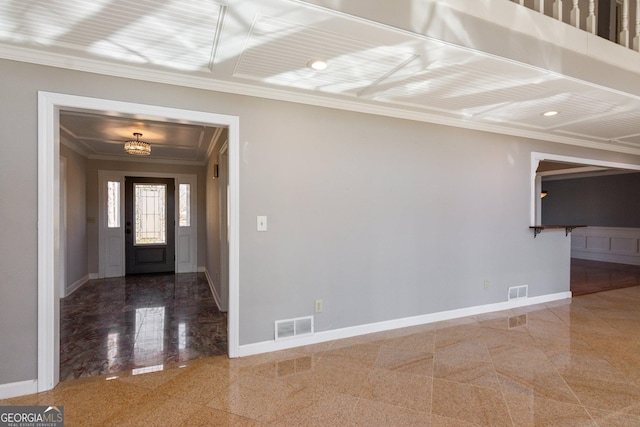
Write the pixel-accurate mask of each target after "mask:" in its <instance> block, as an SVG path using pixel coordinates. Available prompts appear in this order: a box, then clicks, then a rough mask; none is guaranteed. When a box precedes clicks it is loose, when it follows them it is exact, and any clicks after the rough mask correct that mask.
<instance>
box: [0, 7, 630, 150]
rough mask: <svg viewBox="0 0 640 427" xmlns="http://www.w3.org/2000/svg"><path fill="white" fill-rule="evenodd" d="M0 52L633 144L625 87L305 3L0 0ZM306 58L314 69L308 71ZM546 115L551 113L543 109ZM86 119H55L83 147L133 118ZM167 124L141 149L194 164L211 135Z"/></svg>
mask: <svg viewBox="0 0 640 427" xmlns="http://www.w3.org/2000/svg"><path fill="white" fill-rule="evenodd" d="M497 2H504V3H508V0H496V1H495V2H494V3H496V4H497ZM406 3H408V2H406ZM431 3H433V1H431ZM425 4H426V3H425ZM509 7H516V6H509ZM523 10H524V9H523ZM522 13H535V12H532V11H529V10H528V9H527V10H526V12H522ZM409 15H411V14H409ZM431 18H432V21H433V22H434V24H433V25H436V24H435V23H436V22H437V20H438V16H433V17H431ZM408 19H411V16H409V17H408ZM549 19H550V18H549ZM554 24H557V23H554ZM487 25H488V24H487ZM487 28H488V29H490V27H487ZM572 30H575V29H572ZM575 31H579V30H575ZM616 47H617V46H616ZM0 57H6V58H9V59H20V60H31V61H33V62H38V63H45V64H46V63H50V64H52V65H57V64H58V63H63V64H71V65H70V67H71V68H78V69H82V67H83V66H85V67H88V66H89V65H81V64H83V61H84V64H91V66H92V67H93V68H92V69H91V70H92V71H94V72H95V71H96V70H98V69H101V70H102V71H101V72H104V73H107V74H118V73H119V72H120V71H118V66H119V65H126V66H128V67H134V68H135V69H137V70H139V72H141V73H142V74H141V75H142V76H144V73H155V74H153V76H154V77H155V78H154V80H158V76H159V75H162V76H164V77H163V79H164V80H166V81H171V79H175V81H176V82H178V81H179V82H182V83H183V84H187V85H193V86H203V85H206V83H204V82H206V81H210V82H216V83H220V82H223V83H224V82H227V83H229V84H231V85H238V86H237V87H240V86H241V87H242V88H243V90H244V91H246V92H248V93H251V91H252V90H255V91H256V93H261V94H263V95H264V94H265V92H264V91H265V90H271V91H272V92H269V93H270V94H271V96H272V97H276V98H277V97H278V95H277V94H278V93H287V92H289V93H291V94H295V95H296V96H301V95H302V96H304V95H305V94H313V95H317V96H320V97H326V98H327V99H331V100H333V101H335V100H338V101H340V100H343V101H346V102H348V103H354V102H355V103H359V104H362V105H365V106H382V107H389V108H391V109H394V110H397V111H409V112H410V113H411V114H413V115H414V116H413V117H415V115H416V114H421V113H422V114H424V115H425V116H424V117H431V118H433V117H439V116H440V117H446V118H452V119H457V120H460V121H461V122H460V123H463V122H464V123H474V124H476V125H478V126H480V127H482V126H489V127H487V129H489V130H490V129H492V128H491V127H490V126H497V127H495V129H502V130H505V129H506V130H507V131H506V133H509V129H510V130H511V131H512V132H515V133H518V132H519V134H522V132H527V131H530V132H535V135H536V136H537V137H542V138H543V139H544V138H545V136H546V137H547V138H548V139H549V140H559V139H562V138H567V139H568V140H571V141H572V143H576V144H580V141H586V142H591V143H598V144H600V147H601V148H606V147H611V149H614V150H615V149H619V147H627V148H628V150H631V151H628V152H633V150H638V151H637V152H638V153H640V120H639V119H640V99H639V98H638V97H637V96H635V95H632V94H629V93H625V92H622V91H618V90H613V89H610V88H608V87H606V86H603V85H596V84H593V83H589V82H586V81H581V80H578V79H575V78H570V77H567V76H565V75H562V74H559V73H557V72H551V71H548V70H546V69H544V68H541V67H534V66H532V65H531V64H525V63H522V62H517V61H513V60H509V59H505V58H500V57H498V56H496V55H489V54H486V53H484V52H481V51H478V50H474V49H469V48H467V47H463V46H457V45H453V44H451V43H447V42H444V41H441V40H437V39H434V38H431V37H424V36H422V35H420V34H417V33H412V32H409V31H400V30H399V29H398V28H394V27H392V26H390V25H382V24H380V23H375V22H371V21H368V20H365V19H361V18H358V17H356V16H351V15H347V14H345V13H338V12H336V11H333V10H330V9H328V8H321V7H316V6H312V5H310V4H307V2H305V1H294V0H229V1H225V2H215V1H210V0H95V1H91V2H89V1H84V0H75V1H73V0H67V1H51V0H21V1H13V0H0ZM317 58H323V59H325V60H327V62H328V65H329V66H328V68H327V70H325V71H322V72H319V71H313V70H311V69H310V68H309V67H308V66H307V64H308V62H309V61H310V60H312V59H317ZM70 59H72V60H73V61H71V60H70ZM100 64H103V65H104V67H102V68H101V67H100ZM158 73H160V74H158ZM150 75H151V74H150ZM190 79H191V80H190ZM161 80H162V79H161ZM231 85H230V86H229V87H232V86H231ZM216 87H219V86H216ZM233 87H235V86H233ZM299 99H300V98H299ZM301 102H304V101H301ZM351 105H353V104H351ZM548 110H556V111H559V112H560V113H559V114H558V115H556V116H554V117H544V116H542V113H543V112H545V111H548ZM99 120H100V119H99V118H96V117H92V116H90V115H73V114H71V115H69V116H65V117H64V118H63V120H61V123H62V125H63V127H64V128H65V135H66V136H67V138H68V139H69V140H70V141H72V143H76V144H78V145H79V146H81V147H83V150H85V151H86V152H87V153H89V154H90V155H94V156H101V155H102V156H107V155H110V156H117V155H121V153H119V152H116V151H117V150H116V148H115V146H116V145H117V144H116V143H115V141H119V140H120V139H121V138H123V137H125V135H124V134H123V135H120V133H119V130H118V131H117V132H116V129H120V128H122V129H126V131H127V132H125V133H127V134H131V133H132V129H133V128H134V127H135V126H134V125H132V123H114V122H113V119H111V121H109V122H106V121H105V123H104V124H102V125H100V124H99V123H97V122H99ZM427 121H429V120H428V119H427ZM116 122H117V120H116ZM106 123H108V126H107V124H106ZM133 124H135V123H133ZM83 126H84V129H83ZM140 126H141V125H140ZM172 126H174V125H173V124H169V123H165V124H161V125H158V126H154V129H155V130H154V132H158V133H163V132H164V133H166V137H165V138H164V139H163V138H161V137H159V138H158V140H157V141H155V145H156V146H157V147H158V149H157V150H156V151H154V152H155V153H158V155H162V156H163V158H165V157H166V158H172V157H174V158H180V159H184V160H194V161H200V162H201V161H203V160H204V158H203V156H205V155H206V152H207V144H210V143H211V138H212V135H213V132H214V131H213V130H212V129H204V130H203V129H199V128H197V127H189V126H184V125H181V126H177V128H176V129H175V130H173V129H172ZM147 131H148V129H147ZM141 132H142V133H145V131H144V130H143V131H141ZM152 135H154V134H149V133H148V132H147V134H145V138H147V139H149V138H151V137H152ZM151 142H154V141H151ZM119 143H120V142H118V144H119Z"/></svg>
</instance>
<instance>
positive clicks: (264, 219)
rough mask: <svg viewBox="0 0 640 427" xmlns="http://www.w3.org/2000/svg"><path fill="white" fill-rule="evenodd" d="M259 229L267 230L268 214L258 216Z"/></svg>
mask: <svg viewBox="0 0 640 427" xmlns="http://www.w3.org/2000/svg"><path fill="white" fill-rule="evenodd" d="M257 226H258V228H257V229H258V231H267V217H266V216H258V224H257Z"/></svg>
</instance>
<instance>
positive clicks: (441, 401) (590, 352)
mask: <svg viewBox="0 0 640 427" xmlns="http://www.w3.org/2000/svg"><path fill="white" fill-rule="evenodd" d="M148 314H149V313H147V315H148ZM152 316H160V314H159V313H155V314H153V315H152ZM132 322H133V323H135V320H132ZM638 337H640V287H628V288H624V289H619V290H613V291H607V292H602V293H597V294H589V295H585V296H579V297H576V298H573V299H572V300H563V301H558V302H554V303H548V304H541V305H536V306H531V307H526V308H519V309H513V310H507V311H502V312H497V313H491V314H486V315H479V316H472V317H466V318H461V319H457V320H451V321H446V322H440V323H434V324H429V325H424V326H418V327H412V328H405V329H398V330H394V331H389V332H384V333H378V334H371V335H365V336H360V337H356V338H350V339H344V340H338V341H332V342H327V343H323V344H317V345H314V346H310V347H302V348H296V349H292V350H286V351H280V352H275V353H269V354H264V355H259V356H252V357H246V358H241V359H232V360H230V359H228V358H227V357H226V356H215V357H208V358H202V359H198V360H194V361H190V362H185V363H181V364H176V365H173V366H174V367H172V368H169V369H163V370H162V371H158V372H152V373H148V374H144V375H136V372H135V371H128V372H122V373H120V374H115V375H103V376H99V377H92V378H87V379H80V380H72V381H66V382H64V383H61V384H60V385H58V386H57V387H56V388H55V389H54V390H52V391H49V392H45V393H39V394H34V395H29V396H24V397H19V398H14V399H8V400H4V401H0V404H2V405H7V404H14V405H36V404H38V405H64V407H65V416H66V417H67V424H66V425H69V426H74V425H87V426H89V425H90V426H95V425H109V426H116V425H140V426H142V425H145V426H146V425H175V426H225V425H238V426H257V425H277V426H311V425H313V426H355V425H363V426H435V427H445V426H455V427H465V426H580V427H585V426H640V339H639V338H638ZM180 366H182V368H180Z"/></svg>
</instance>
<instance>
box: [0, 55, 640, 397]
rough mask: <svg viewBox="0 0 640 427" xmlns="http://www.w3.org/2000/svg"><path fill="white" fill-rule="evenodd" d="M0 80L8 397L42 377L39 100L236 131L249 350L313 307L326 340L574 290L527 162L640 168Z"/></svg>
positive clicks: (553, 148)
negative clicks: (149, 108) (71, 98)
mask: <svg viewBox="0 0 640 427" xmlns="http://www.w3.org/2000/svg"><path fill="white" fill-rule="evenodd" d="M0 69H2V71H3V78H2V79H0V93H2V94H3V96H2V99H1V100H0V198H1V200H2V203H1V204H0V220H1V221H2V222H1V223H2V224H3V227H2V228H0V271H1V272H2V274H1V275H0V295H1V298H0V342H2V345H1V346H0V360H2V363H1V364H0V384H4V383H12V382H16V381H24V380H30V379H33V378H36V376H37V362H36V361H37V348H36V342H37V303H36V302H37V274H36V265H37V222H36V214H37V199H36V196H37V173H38V168H37V160H38V159H37V91H38V90H45V91H50V92H60V93H71V94H75V95H82V96H91V97H96V98H106V99H114V100H121V101H130V102H137V103H146V104H154V105H161V106H169V107H174V108H185V109H190V110H200V111H207V112H215V113H221V114H228V115H235V116H238V117H240V141H241V145H242V146H241V163H240V245H239V247H240V272H239V280H240V342H241V344H248V343H256V342H261V341H267V340H271V339H273V321H274V320H277V319H284V318H290V317H296V316H299V315H308V314H312V310H313V301H314V299H316V298H322V299H323V300H324V313H322V314H321V315H318V316H317V317H316V326H317V329H318V330H330V329H335V328H343V327H348V326H353V325H360V324H365V323H371V322H376V321H382V320H388V319H394V318H401V317H407V316H412V315H417V314H426V313H431V312H437V311H442V310H448V309H454V308H463V307H469V306H477V305H481V304H488V303H494V302H501V301H504V300H505V299H506V294H507V292H506V290H507V287H509V286H513V285H521V284H528V285H529V295H530V296H538V295H545V294H551V293H556V292H562V291H566V290H568V289H569V243H570V239H569V238H566V237H565V236H564V232H563V231H560V232H553V231H546V232H543V233H542V234H540V235H539V236H538V237H537V238H536V239H534V238H533V233H532V232H531V231H530V230H529V228H528V226H529V200H530V194H529V192H530V182H529V175H530V169H531V167H530V153H531V151H539V152H550V153H556V154H564V155H574V156H578V157H585V158H596V159H603V160H609V161H619V162H626V163H634V164H640V159H638V158H637V157H633V156H625V155H622V154H618V153H607V152H604V151H596V150H588V149H580V148H575V147H569V146H561V145H556V144H551V143H544V142H539V141H532V140H527V139H523V138H517V137H508V136H502V135H495V134H489V133H482V132H472V131H467V130H463V129H456V128H450V127H444V126H436V125H430V124H425V123H418V122H411V121H404V120H398V119H391V118H383V117H377V116H369V115H365V114H356V113H350V112H344V111H339V110H335V109H324V108H320V107H311V106H304V105H298V104H292V103H286V102H278V101H272V100H266V99H260V98H251V97H245V96H235V95H229V94H222V93H215V92H210V91H204V90H196V89H189V88H183V87H178V86H171V85H162V84H154V83H147V82H142V81H134V80H128V79H120V78H111V77H106V76H100V75H96V74H89V73H81V72H72V71H66V70H62V69H57V68H49V67H44V66H36V65H28V64H22V63H17V62H11V61H0ZM118 167H120V166H119V165H118ZM88 169H89V170H97V167H95V166H91V162H89V164H88ZM202 169H203V174H204V167H203V168H202ZM89 173H90V172H88V174H89ZM16 183H19V186H18V185H16ZM92 185H93V184H92V182H91V178H90V177H89V175H88V178H87V186H88V187H91V186H92ZM198 188H199V189H201V191H203V194H204V191H205V188H206V185H200V183H199V185H198ZM199 197H200V195H199ZM88 199H89V197H88ZM88 203H89V206H92V202H91V200H88ZM91 215H95V212H91V211H90V208H89V209H88V211H87V216H91ZM199 215H200V217H201V218H205V208H204V205H203V207H202V212H199ZM256 215H267V216H268V224H269V231H268V232H266V233H258V232H256V228H255V227H256ZM89 234H90V231H89ZM89 239H91V237H90V236H89ZM204 241H205V239H204V238H203V239H202V242H204ZM199 251H200V248H199ZM202 253H203V254H204V251H202ZM89 262H90V266H91V259H90V260H89ZM484 280H489V281H490V288H489V289H488V290H484V289H483V288H484V286H483V283H484Z"/></svg>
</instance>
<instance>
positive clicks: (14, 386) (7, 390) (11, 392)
mask: <svg viewBox="0 0 640 427" xmlns="http://www.w3.org/2000/svg"><path fill="white" fill-rule="evenodd" d="M37 392H38V380H27V381H18V382H15V383H9V384H0V399H10V398H12V397H18V396H24V395H27V394H33V393H37Z"/></svg>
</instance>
